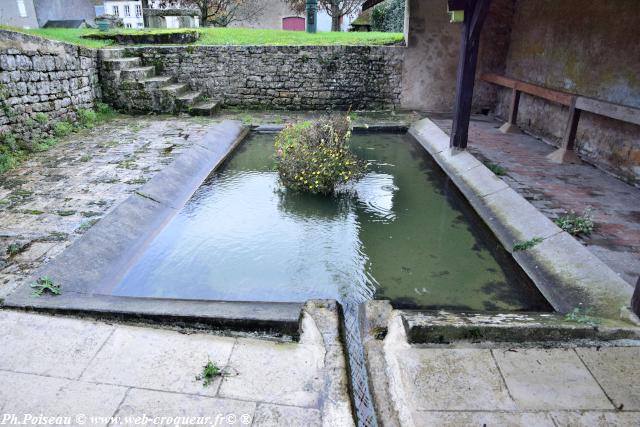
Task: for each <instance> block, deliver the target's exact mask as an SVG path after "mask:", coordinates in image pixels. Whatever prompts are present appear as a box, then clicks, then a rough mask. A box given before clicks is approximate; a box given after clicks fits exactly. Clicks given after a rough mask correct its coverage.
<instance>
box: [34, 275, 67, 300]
mask: <svg viewBox="0 0 640 427" xmlns="http://www.w3.org/2000/svg"><path fill="white" fill-rule="evenodd" d="M31 287H32V288H33V289H34V290H33V292H32V293H31V296H32V297H35V298H37V297H41V296H42V295H44V294H45V293H50V294H51V295H60V294H62V287H61V286H60V285H59V284H57V283H53V280H51V279H50V278H49V277H47V276H44V277H41V278H39V279H38V280H36V282H35V283H33V284H31Z"/></svg>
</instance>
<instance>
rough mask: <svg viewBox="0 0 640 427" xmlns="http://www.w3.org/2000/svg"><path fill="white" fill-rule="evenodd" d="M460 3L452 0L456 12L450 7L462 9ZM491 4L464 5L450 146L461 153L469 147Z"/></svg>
mask: <svg viewBox="0 0 640 427" xmlns="http://www.w3.org/2000/svg"><path fill="white" fill-rule="evenodd" d="M461 3H462V2H461V1H460V0H457V1H456V0H450V1H449V5H450V8H449V9H450V10H454V9H453V8H452V7H451V6H452V5H455V6H458V7H459V5H460V4H461ZM490 4H491V0H467V1H465V2H464V24H463V27H462V41H461V45H460V58H459V61H458V74H457V79H456V100H455V106H454V113H453V125H452V128H451V140H450V146H451V147H455V148H459V149H464V148H466V147H467V139H468V136H469V121H470V119H471V102H472V100H473V87H474V83H475V77H476V65H477V63H478V50H479V47H480V32H481V30H482V24H484V20H485V18H486V17H487V13H488V12H489V5H490Z"/></svg>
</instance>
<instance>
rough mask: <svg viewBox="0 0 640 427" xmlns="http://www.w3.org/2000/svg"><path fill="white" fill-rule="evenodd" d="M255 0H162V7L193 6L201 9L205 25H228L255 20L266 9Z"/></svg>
mask: <svg viewBox="0 0 640 427" xmlns="http://www.w3.org/2000/svg"><path fill="white" fill-rule="evenodd" d="M261 3H263V2H256V1H254V0H160V2H159V5H160V7H175V6H176V5H177V4H179V5H180V6H181V7H191V8H195V9H198V10H200V14H201V18H200V19H201V20H202V23H203V25H207V24H210V25H213V26H216V27H226V26H228V25H229V24H231V23H232V22H244V21H253V20H255V19H256V18H258V17H259V16H260V15H261V14H262V12H263V11H264V8H265V5H264V4H261Z"/></svg>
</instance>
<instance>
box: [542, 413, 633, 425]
mask: <svg viewBox="0 0 640 427" xmlns="http://www.w3.org/2000/svg"><path fill="white" fill-rule="evenodd" d="M549 416H550V417H551V418H552V419H553V421H554V422H555V424H556V425H557V426H559V427H562V426H567V427H638V425H640V412H632V413H623V412H598V411H585V412H556V413H550V414H549Z"/></svg>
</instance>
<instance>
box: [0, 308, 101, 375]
mask: <svg viewBox="0 0 640 427" xmlns="http://www.w3.org/2000/svg"><path fill="white" fill-rule="evenodd" d="M0 329H1V330H2V331H3V332H2V334H0V369H4V370H10V371H18V372H27V373H34V374H42V375H50V376H53V377H61V378H78V377H79V376H80V374H81V373H82V371H83V370H84V369H85V368H86V367H87V366H88V365H89V362H90V361H91V359H92V358H93V357H94V356H95V354H96V353H97V352H98V349H99V348H100V346H102V344H103V343H104V342H105V341H106V340H107V338H108V337H109V335H110V334H111V333H112V331H113V328H112V327H111V326H108V325H104V324H99V323H95V322H88V321H82V320H78V319H71V318H63V317H55V318H51V317H49V316H41V315H36V314H27V313H22V312H13V311H8V310H2V311H0Z"/></svg>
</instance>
